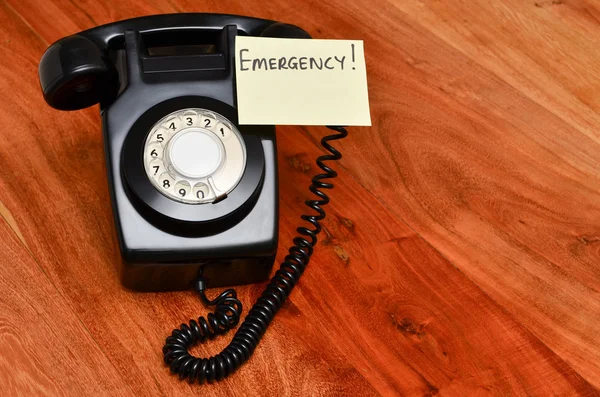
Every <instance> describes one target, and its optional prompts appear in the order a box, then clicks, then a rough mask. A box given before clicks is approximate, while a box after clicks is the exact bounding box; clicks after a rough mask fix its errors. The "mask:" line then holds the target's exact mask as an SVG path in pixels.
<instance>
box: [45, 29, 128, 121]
mask: <svg viewBox="0 0 600 397" xmlns="http://www.w3.org/2000/svg"><path fill="white" fill-rule="evenodd" d="M39 78H40V85H41V87H42V91H43V93H44V99H45V100H46V102H47V103H48V104H49V105H50V106H52V107H53V108H55V109H59V110H77V109H83V108H86V107H88V106H92V105H95V104H96V103H98V102H100V101H102V100H104V99H105V98H108V97H110V96H111V95H114V94H116V91H117V89H118V74H117V71H116V69H115V67H114V65H113V64H112V62H111V60H110V59H109V58H108V56H107V54H105V53H104V52H103V51H102V49H100V48H99V47H98V46H97V45H96V44H95V43H94V42H93V41H91V40H90V39H88V38H86V37H83V36H78V35H74V36H69V37H65V38H64V39H61V40H59V41H57V42H56V43H54V44H52V45H51V46H50V47H49V48H48V49H47V50H46V52H45V53H44V55H43V56H42V59H41V60H40V65H39Z"/></svg>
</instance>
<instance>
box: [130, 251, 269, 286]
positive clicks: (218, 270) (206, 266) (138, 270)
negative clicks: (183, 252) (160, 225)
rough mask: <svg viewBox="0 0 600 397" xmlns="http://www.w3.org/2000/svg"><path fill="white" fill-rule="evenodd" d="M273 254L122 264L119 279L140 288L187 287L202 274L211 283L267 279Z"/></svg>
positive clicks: (235, 282) (223, 283)
mask: <svg viewBox="0 0 600 397" xmlns="http://www.w3.org/2000/svg"><path fill="white" fill-rule="evenodd" d="M274 261H275V255H269V256H261V257H256V258H235V259H215V260H207V261H203V262H195V263H131V262H126V261H123V262H122V264H121V269H120V270H121V272H120V273H121V282H122V283H123V285H124V286H125V287H126V288H129V289H132V290H135V291H142V292H160V291H177V290H189V289H191V288H192V287H193V285H194V282H195V281H197V280H198V277H199V276H202V278H203V279H205V280H206V281H207V283H208V285H210V287H211V288H213V287H223V286H232V285H241V284H252V283H258V282H262V281H266V280H268V279H269V274H270V272H271V268H272V267H273V263H274Z"/></svg>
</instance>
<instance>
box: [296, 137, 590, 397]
mask: <svg viewBox="0 0 600 397" xmlns="http://www.w3.org/2000/svg"><path fill="white" fill-rule="evenodd" d="M300 129H301V130H302V132H303V134H305V135H306V136H307V137H308V139H309V140H311V141H312V142H313V143H314V144H315V146H317V147H318V148H320V147H321V145H320V143H319V140H318V139H317V138H315V137H314V136H313V135H312V134H311V133H310V131H309V130H308V128H307V127H305V126H300ZM342 155H343V153H342ZM336 167H337V168H341V169H343V170H344V171H345V173H346V174H347V176H349V177H350V178H351V179H352V180H353V181H354V182H355V183H356V184H358V185H359V186H361V187H362V188H363V189H364V191H366V192H368V194H369V195H371V196H372V197H373V198H374V199H375V200H377V201H378V202H379V204H381V205H382V206H383V207H385V208H386V209H387V210H388V213H389V215H390V216H392V217H393V218H394V219H397V220H398V221H399V222H401V223H402V224H404V225H405V226H406V227H407V228H409V229H410V230H411V231H412V232H413V233H414V234H415V235H416V236H418V237H419V238H420V239H421V240H423V241H424V242H425V243H426V244H427V245H428V246H429V247H430V248H431V249H433V250H434V251H435V252H437V253H438V255H440V257H442V258H443V259H444V260H445V261H447V262H448V263H449V264H451V265H452V267H454V268H455V269H456V270H457V271H458V272H459V273H460V274H462V275H463V276H464V278H465V279H466V280H468V281H469V282H470V283H471V284H473V286H475V288H477V290H479V291H480V292H481V293H482V294H483V295H484V296H486V297H487V298H488V299H489V300H490V301H491V302H493V303H494V304H495V305H496V306H497V307H498V308H499V309H500V310H501V311H502V312H504V313H505V314H506V315H507V316H508V317H510V318H511V319H513V320H514V321H515V323H517V324H518V325H519V326H521V327H523V329H524V330H526V331H527V333H528V334H529V335H530V337H531V338H533V339H535V340H536V341H538V342H539V343H540V344H542V345H544V346H545V347H546V348H548V350H549V351H551V352H552V353H553V354H554V355H555V356H556V357H557V358H558V359H559V360H560V361H561V362H562V363H564V365H566V366H567V367H569V368H570V369H571V370H572V371H573V372H574V373H576V374H577V375H579V376H580V377H581V378H582V379H585V378H584V377H583V376H582V375H581V374H580V373H579V372H577V371H576V370H575V369H574V368H573V367H572V366H571V365H570V364H569V363H568V362H566V361H565V359H564V358H563V357H561V356H560V355H559V354H558V353H557V352H555V351H554V350H553V349H552V348H551V347H549V346H548V345H547V344H545V343H544V342H543V341H542V340H541V339H540V338H539V337H538V336H537V335H536V334H535V333H534V332H533V331H532V330H531V329H530V328H529V327H527V326H526V325H525V324H523V323H522V322H521V321H519V319H518V318H516V317H515V315H514V314H513V313H512V312H510V311H509V310H508V309H507V308H506V307H505V306H503V305H501V304H500V303H499V302H498V301H497V300H495V299H494V298H492V297H491V296H490V295H489V294H488V293H487V292H486V291H484V290H483V289H482V288H481V287H480V286H479V285H478V284H477V283H475V281H474V280H472V279H471V278H470V277H469V276H468V275H467V274H466V273H464V272H463V271H462V270H461V268H459V267H458V266H456V264H455V263H454V262H453V261H451V260H450V259H449V258H448V257H447V256H446V255H444V253H442V252H441V251H440V250H439V249H438V248H437V247H435V246H434V245H433V244H432V243H431V242H430V241H429V240H427V239H426V238H425V237H424V236H423V235H422V234H420V233H419V232H418V231H417V230H415V229H414V228H413V227H412V226H411V225H410V224H409V223H407V222H406V221H405V220H404V219H403V218H402V217H401V216H400V215H399V214H398V213H396V212H395V211H393V210H392V208H390V206H389V205H388V203H387V202H386V201H385V200H383V199H382V198H380V197H378V196H376V195H375V194H374V193H373V192H372V191H371V190H370V189H368V188H367V187H366V186H364V185H363V184H362V182H361V181H360V180H358V179H357V178H356V177H355V176H354V175H352V172H351V171H350V170H348V169H347V168H346V167H345V166H344V165H343V161H341V162H339V163H338V164H337V165H336ZM544 259H545V260H547V261H548V262H550V263H551V264H552V265H553V266H557V265H556V264H554V263H552V262H551V261H549V260H548V259H547V258H545V257H544ZM407 364H409V363H407ZM417 373H418V372H417ZM419 375H421V374H420V373H419ZM423 379H424V380H425V381H427V380H426V379H425V378H423ZM586 382H587V380H586ZM588 384H589V386H590V387H591V388H593V389H594V390H597V391H599V392H600V390H599V389H597V388H595V387H594V386H593V385H592V384H591V383H589V382H588Z"/></svg>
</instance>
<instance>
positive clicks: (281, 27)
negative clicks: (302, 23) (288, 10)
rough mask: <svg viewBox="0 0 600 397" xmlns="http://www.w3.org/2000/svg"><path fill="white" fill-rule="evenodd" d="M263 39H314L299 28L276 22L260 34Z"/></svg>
mask: <svg viewBox="0 0 600 397" xmlns="http://www.w3.org/2000/svg"><path fill="white" fill-rule="evenodd" d="M260 36H261V37H279V38H284V39H312V37H311V36H310V34H308V32H306V31H305V30H303V29H301V28H299V27H298V26H294V25H288V24H286V23H281V22H276V23H274V24H272V25H270V26H268V27H267V28H266V29H265V30H263V31H262V32H261V33H260Z"/></svg>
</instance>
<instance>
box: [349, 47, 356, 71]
mask: <svg viewBox="0 0 600 397" xmlns="http://www.w3.org/2000/svg"><path fill="white" fill-rule="evenodd" d="M350 46H351V47H352V63H355V62H356V60H355V59H354V44H350ZM352 70H356V68H355V67H354V66H352Z"/></svg>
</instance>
